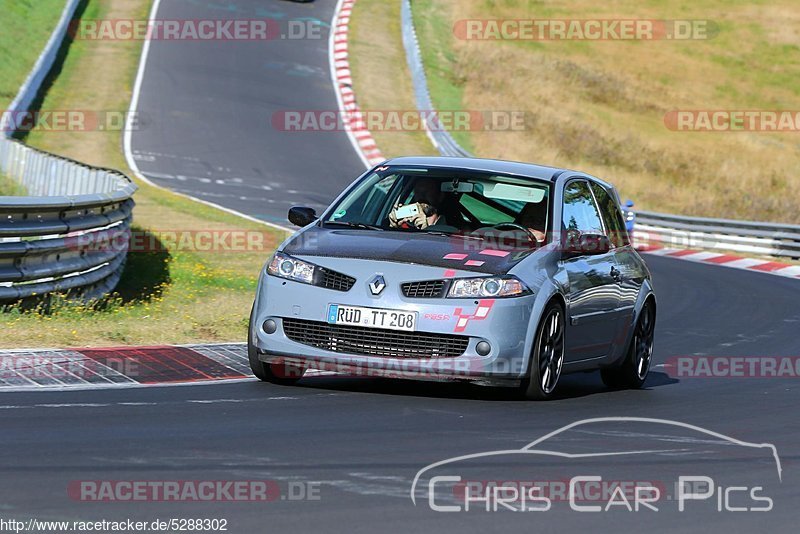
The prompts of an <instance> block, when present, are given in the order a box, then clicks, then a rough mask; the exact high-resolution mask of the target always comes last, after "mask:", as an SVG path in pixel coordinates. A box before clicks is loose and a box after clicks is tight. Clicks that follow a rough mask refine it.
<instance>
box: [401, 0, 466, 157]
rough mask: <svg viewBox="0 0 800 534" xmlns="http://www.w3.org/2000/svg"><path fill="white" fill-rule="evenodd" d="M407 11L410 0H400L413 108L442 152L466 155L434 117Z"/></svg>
mask: <svg viewBox="0 0 800 534" xmlns="http://www.w3.org/2000/svg"><path fill="white" fill-rule="evenodd" d="M412 17H413V15H412V13H411V1H410V0H403V3H402V5H401V6H400V24H401V28H402V33H403V47H404V48H405V49H406V59H407V61H408V68H409V70H411V83H412V85H413V86H414V98H415V100H416V103H417V110H419V111H421V112H422V114H423V117H424V119H423V122H424V124H425V131H426V132H427V133H428V137H430V139H431V141H432V142H433V146H435V147H436V149H437V150H438V151H439V153H440V154H442V155H443V156H465V157H470V156H472V154H470V153H469V152H468V151H466V150H465V149H464V148H462V147H461V145H459V144H458V143H457V142H456V140H455V139H453V136H451V135H450V132H448V131H447V130H446V129H445V128H444V127H443V126H442V124H441V122H440V121H439V120H438V119H437V117H436V115H435V108H434V107H433V102H432V101H431V94H430V92H429V91H428V78H427V77H426V76H425V67H424V66H423V64H422V53H421V52H420V49H419V41H418V40H417V31H416V29H415V28H414V20H413V18H412Z"/></svg>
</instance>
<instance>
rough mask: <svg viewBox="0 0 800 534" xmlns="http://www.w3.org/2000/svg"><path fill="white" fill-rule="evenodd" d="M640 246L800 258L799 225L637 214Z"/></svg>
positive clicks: (664, 214)
mask: <svg viewBox="0 0 800 534" xmlns="http://www.w3.org/2000/svg"><path fill="white" fill-rule="evenodd" d="M634 239H635V241H636V242H637V243H646V244H657V245H660V246H665V247H673V248H700V249H711V250H731V251H736V252H746V253H750V254H762V255H768V256H778V257H783V258H796V259H797V258H800V225H790V224H778V223H766V222H755V221H736V220H732V219H709V218H705V217H689V216H685V215H670V214H666V213H652V212H648V211H639V212H636V226H635V228H634Z"/></svg>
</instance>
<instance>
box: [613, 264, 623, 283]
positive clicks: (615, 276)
mask: <svg viewBox="0 0 800 534" xmlns="http://www.w3.org/2000/svg"><path fill="white" fill-rule="evenodd" d="M611 278H613V279H614V281H615V282H622V272H621V271H620V270H619V269H617V268H616V267H611Z"/></svg>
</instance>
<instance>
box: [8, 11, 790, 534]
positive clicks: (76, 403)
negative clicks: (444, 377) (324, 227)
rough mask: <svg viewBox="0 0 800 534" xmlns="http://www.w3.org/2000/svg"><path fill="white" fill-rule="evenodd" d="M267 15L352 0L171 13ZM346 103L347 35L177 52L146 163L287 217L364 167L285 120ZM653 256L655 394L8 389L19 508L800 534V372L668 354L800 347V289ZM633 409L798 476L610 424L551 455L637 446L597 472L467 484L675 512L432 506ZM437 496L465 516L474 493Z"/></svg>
mask: <svg viewBox="0 0 800 534" xmlns="http://www.w3.org/2000/svg"><path fill="white" fill-rule="evenodd" d="M223 5H224V6H233V7H232V9H235V11H233V10H232V11H230V13H229V12H227V11H224V10H221V9H219V7H220V6H223ZM259 9H261V10H268V11H271V12H276V13H282V14H283V16H285V17H287V18H297V17H313V18H316V19H319V20H322V21H325V22H329V21H330V18H331V16H332V13H333V9H334V3H333V2H332V1H330V0H318V1H317V2H314V3H312V4H293V3H288V2H282V1H280V2H279V1H274V2H265V1H259V0H249V1H248V0H235V1H234V2H206V1H203V0H198V1H189V0H172V1H164V2H162V4H161V9H160V11H159V17H163V18H186V19H200V18H205V17H212V16H239V17H246V16H252V17H258V16H267V15H264V14H261V15H259V14H258V13H259V12H258V10H259ZM273 16H277V15H273ZM335 106H336V104H335V98H334V95H333V92H332V86H331V82H330V75H329V70H328V56H327V39H326V38H323V39H322V40H319V41H316V42H315V41H292V42H289V41H280V40H277V41H273V42H270V43H268V44H264V43H204V44H197V43H181V42H169V43H168V42H155V43H153V46H152V47H151V49H150V57H149V60H148V64H147V70H146V74H145V78H144V83H143V86H142V94H141V100H140V112H141V113H142V115H143V116H144V117H146V121H147V122H146V124H145V126H146V127H143V128H142V129H141V130H140V131H138V132H136V133H135V135H134V137H133V149H134V154H135V156H136V160H137V162H138V165H139V167H140V169H141V171H142V172H143V173H144V174H145V175H146V176H147V177H148V178H150V179H152V180H153V181H155V182H156V183H158V184H160V185H163V186H165V187H169V188H172V189H174V190H176V191H180V192H184V193H188V194H191V195H193V196H196V197H198V198H201V199H204V200H208V201H211V202H215V203H218V204H221V205H223V206H226V207H229V208H232V209H236V210H239V211H242V212H244V213H247V214H249V215H252V216H254V217H258V218H261V219H264V220H267V221H271V222H283V220H284V217H285V212H286V209H287V208H288V207H289V206H290V205H291V204H312V205H314V206H316V207H322V206H324V205H325V204H326V203H327V202H329V201H330V199H331V198H332V196H333V195H335V194H336V193H338V192H339V190H340V189H341V188H342V187H343V186H344V185H346V184H347V183H349V182H350V181H351V180H352V179H353V178H354V177H355V176H356V175H357V174H358V173H359V172H360V171H361V170H362V169H363V166H362V164H361V162H360V160H359V158H358V157H357V156H356V154H355V152H354V151H353V149H352V147H351V145H350V143H349V141H348V139H347V137H346V135H345V134H344V133H341V132H340V133H303V134H299V133H292V134H290V133H285V132H279V131H275V130H274V129H273V128H272V127H271V125H270V120H269V117H270V114H271V113H273V112H275V111H279V110H280V109H287V108H288V109H335ZM645 257H646V259H647V262H648V264H649V265H650V267H651V269H652V272H653V277H654V283H655V287H656V292H657V296H658V299H659V301H658V305H659V309H658V323H657V330H656V349H655V362H654V363H655V367H654V369H653V370H652V371H651V374H650V377H649V379H648V381H647V384H646V388H645V389H643V390H639V391H610V390H608V389H606V388H605V387H604V386H603V385H602V383H601V381H600V377H599V375H598V374H597V373H591V374H577V375H568V376H565V377H563V378H562V383H561V385H560V398H559V399H557V400H555V401H552V402H539V403H536V402H524V401H513V400H509V398H508V397H507V396H506V395H505V394H504V392H503V391H502V390H495V389H486V388H480V387H477V386H467V385H460V384H436V383H419V382H400V381H392V380H385V379H369V378H353V377H335V376H318V377H312V378H307V379H304V380H302V381H301V382H300V383H299V385H298V386H297V387H281V386H276V385H269V384H263V383H259V382H258V381H255V380H253V381H246V382H237V383H228V384H225V383H222V384H215V385H204V386H181V387H150V388H134V389H118V390H108V389H107V390H85V391H73V392H16V393H13V392H8V393H3V394H1V395H0V412H2V414H3V425H2V430H1V431H0V435H2V438H0V445H1V446H0V466H2V467H1V468H0V509H2V510H3V514H4V515H6V516H14V517H26V516H35V517H38V518H40V519H70V520H72V519H81V518H92V519H97V520H99V519H128V518H131V519H140V520H143V521H153V520H155V519H162V520H168V519H170V518H220V519H226V520H227V521H228V531H231V532H237V533H238V532H241V533H254V532H314V531H317V532H343V533H344V532H347V533H352V532H458V533H467V532H476V533H477V532H489V531H501V530H503V531H508V532H573V531H578V529H581V530H584V529H585V530H586V531H589V530H591V531H592V532H608V531H615V530H617V529H619V530H621V531H627V530H633V529H636V530H637V531H644V532H648V531H650V532H656V531H657V532H686V531H696V530H700V529H702V530H703V531H706V532H756V531H761V532H763V531H774V532H788V531H791V530H794V529H796V525H797V519H798V511H797V503H798V502H800V484H799V483H798V477H799V476H800V471H799V470H798V468H797V461H798V448H799V444H798V432H799V427H798V415H797V407H798V404H799V403H798V401H800V395H799V394H798V386H797V383H798V381H797V379H796V378H681V377H676V376H675V373H674V372H670V371H669V369H670V368H669V367H665V366H664V364H665V363H668V362H670V361H672V360H671V358H672V357H676V356H696V355H709V356H769V357H792V356H798V355H800V354H799V353H800V342H799V341H798V337H797V336H798V329H800V306H799V305H798V302H800V284H799V283H798V282H797V280H793V279H789V278H781V277H777V276H771V275H768V274H762V273H753V272H745V271H741V270H735V269H727V268H722V267H717V266H713V265H702V264H696V263H691V262H686V261H680V260H677V259H671V258H661V257H655V256H645ZM611 416H617V417H640V418H659V419H665V420H671V421H679V422H683V423H687V424H691V425H696V426H698V427H702V428H704V429H708V430H710V431H713V432H717V433H720V434H724V435H725V436H730V437H732V438H735V439H736V440H741V441H742V442H749V443H755V444H763V443H769V444H772V445H774V447H775V449H776V450H777V453H778V456H779V459H780V468H781V471H778V469H777V468H776V467H777V466H776V461H775V458H774V457H773V456H772V454H771V452H770V451H769V450H767V449H764V448H747V447H743V446H741V445H738V444H736V443H733V442H729V441H725V440H721V439H718V438H712V437H710V436H709V435H707V434H702V433H698V432H695V431H691V430H688V429H686V428H680V427H675V426H669V425H664V424H659V423H655V422H642V421H639V422H626V423H619V422H597V423H592V424H587V425H585V426H582V427H578V428H575V429H573V430H571V431H570V432H568V433H565V434H560V435H558V436H555V437H554V438H553V439H551V440H548V441H547V442H546V443H547V445H549V447H547V448H548V449H549V450H556V451H568V450H576V451H580V452H583V453H597V452H601V451H607V450H609V448H610V449H612V450H618V449H623V448H624V449H625V450H626V451H629V452H631V454H621V455H618V456H602V457H587V458H583V459H581V460H579V461H578V462H577V463H576V462H575V460H574V459H573V458H568V457H556V456H537V457H531V458H527V457H526V458H523V457H521V456H519V455H506V456H496V457H491V458H485V459H478V460H477V461H474V462H469V465H463V466H461V467H459V468H458V469H456V468H453V469H452V470H451V471H449V472H447V473H445V474H447V475H454V474H455V475H462V476H463V477H464V478H465V479H468V480H472V481H483V482H485V481H492V480H531V479H535V480H545V479H546V480H547V481H550V482H551V483H553V482H559V481H560V482H563V481H564V480H567V479H569V478H570V477H572V476H574V475H594V474H597V475H600V476H602V477H603V479H604V480H616V481H631V480H632V481H642V480H647V481H654V482H655V483H656V485H657V486H658V487H660V488H661V490H662V492H663V494H664V499H662V500H661V501H659V502H658V508H659V510H658V511H654V510H651V509H648V508H646V507H643V508H642V509H640V510H638V511H636V510H633V511H629V510H628V509H627V508H626V507H624V506H615V507H613V508H612V509H610V510H609V511H607V512H606V511H601V512H585V513H583V512H578V511H576V510H573V509H572V508H571V507H570V505H569V502H567V501H566V500H565V499H563V498H557V497H556V498H554V499H553V500H552V506H551V508H550V509H549V510H547V511H536V512H525V513H522V512H518V511H513V510H509V509H499V510H497V511H486V510H485V509H482V508H481V503H480V502H478V503H477V504H476V505H475V509H472V510H470V511H461V512H450V513H448V512H441V511H434V510H432V509H431V506H430V502H429V496H430V494H429V493H428V492H427V488H428V486H426V485H425V484H424V483H423V485H422V486H418V487H417V488H416V492H415V496H416V504H414V502H412V499H411V492H412V483H413V481H414V478H415V476H416V475H417V473H418V472H419V471H420V470H421V469H423V468H425V467H426V466H428V465H429V464H431V463H434V462H439V461H442V460H445V459H448V458H451V457H455V456H460V455H466V454H472V453H479V452H484V451H495V450H515V449H520V448H522V447H524V446H525V445H526V444H528V443H530V442H531V441H533V440H536V439H537V438H540V437H542V436H544V435H546V434H548V433H550V432H553V431H555V430H557V429H558V428H560V427H562V426H564V425H567V424H569V423H573V422H576V421H579V420H583V419H587V418H598V417H611ZM462 469H463V470H462ZM680 476H698V477H699V476H709V477H712V478H713V480H714V482H715V488H714V491H712V494H713V495H712V496H710V497H709V498H707V499H703V500H701V499H696V500H692V501H690V502H688V503H685V504H686V509H685V510H684V511H680V510H679V507H678V503H677V502H676V499H675V493H676V492H675V488H674V483H675V482H676V481H677V480H678V477H680ZM423 478H424V477H423ZM115 480H116V481H119V480H127V481H165V480H171V481H185V480H196V481H200V480H205V481H230V480H240V481H241V480H244V481H248V480H249V481H253V480H269V481H271V483H272V484H274V488H273V489H274V490H275V493H274V494H273V495H272V496H273V497H274V498H273V499H271V500H270V501H269V502H225V501H214V502H160V501H155V502H153V501H152V500H149V501H146V502H141V501H136V502H131V501H120V500H113V499H112V500H111V501H108V500H107V501H97V500H92V499H91V498H89V499H83V500H82V499H81V497H80V495H79V494H76V492H75V487H76V484H80V482H81V481H115ZM740 487H745V488H747V490H746V491H745V493H747V494H749V492H750V491H751V490H753V488H762V489H761V490H755V491H756V493H757V494H759V495H768V496H769V497H770V498H771V500H772V505H773V506H772V507H771V510H770V511H768V512H742V511H731V509H732V508H736V507H740V506H744V507H753V506H762V505H763V502H754V501H753V500H752V499H744V501H745V502H744V504H743V499H742V498H741V496H742V495H743V494H744V493H742V492H738V491H732V492H728V493H726V491H725V490H726V489H729V488H740ZM445 493H446V492H445ZM737 495H738V496H737ZM729 497H730V499H729ZM434 500H435V503H436V504H437V505H441V504H450V505H453V503H457V502H458V492H457V491H453V492H451V493H450V495H449V496H448V495H441V494H436V496H435V499H434ZM589 500H590V501H591V500H593V499H589ZM595 500H596V499H595ZM587 503H588V501H587V500H583V501H579V503H578V504H587ZM462 504H463V503H462ZM591 504H596V502H592V503H591ZM600 504H604V503H602V502H601V503H600Z"/></svg>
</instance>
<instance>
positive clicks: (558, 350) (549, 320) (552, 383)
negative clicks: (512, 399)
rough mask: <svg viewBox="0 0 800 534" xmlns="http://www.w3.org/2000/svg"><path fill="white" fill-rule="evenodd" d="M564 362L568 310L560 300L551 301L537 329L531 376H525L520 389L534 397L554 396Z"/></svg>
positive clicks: (524, 394)
mask: <svg viewBox="0 0 800 534" xmlns="http://www.w3.org/2000/svg"><path fill="white" fill-rule="evenodd" d="M563 365H564V310H563V309H562V307H561V306H560V305H559V304H558V303H557V302H551V303H550V304H548V305H547V307H546V308H545V311H544V313H543V314H542V320H541V321H540V322H539V327H538V328H537V330H536V341H535V343H534V345H533V353H532V354H531V357H530V362H529V363H528V376H527V377H526V378H525V379H523V380H522V383H521V384H520V386H519V387H520V391H519V393H520V394H521V395H522V396H523V397H525V398H526V399H531V400H546V399H550V398H552V397H553V392H554V391H555V389H556V386H557V385H558V379H559V378H560V377H561V368H562V366H563Z"/></svg>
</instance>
